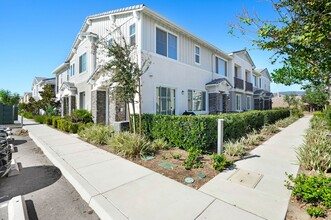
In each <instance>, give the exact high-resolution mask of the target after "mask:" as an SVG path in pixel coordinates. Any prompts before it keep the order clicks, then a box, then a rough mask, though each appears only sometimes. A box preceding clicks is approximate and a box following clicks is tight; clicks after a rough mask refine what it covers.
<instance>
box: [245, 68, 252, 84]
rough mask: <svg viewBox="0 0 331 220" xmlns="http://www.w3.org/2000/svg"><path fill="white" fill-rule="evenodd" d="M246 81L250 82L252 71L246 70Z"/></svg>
mask: <svg viewBox="0 0 331 220" xmlns="http://www.w3.org/2000/svg"><path fill="white" fill-rule="evenodd" d="M245 81H246V82H250V81H251V79H250V72H249V71H245Z"/></svg>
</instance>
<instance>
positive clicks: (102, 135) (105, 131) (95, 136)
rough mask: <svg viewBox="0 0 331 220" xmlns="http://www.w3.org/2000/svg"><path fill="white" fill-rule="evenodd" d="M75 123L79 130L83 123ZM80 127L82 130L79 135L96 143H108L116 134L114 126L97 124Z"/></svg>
mask: <svg viewBox="0 0 331 220" xmlns="http://www.w3.org/2000/svg"><path fill="white" fill-rule="evenodd" d="M74 124H75V125H77V130H78V127H79V126H82V124H78V123H74ZM83 125H84V124H83ZM79 129H80V131H79V133H78V135H79V136H81V137H82V138H85V139H86V140H87V141H89V142H91V143H94V144H102V145H104V144H107V142H108V141H109V139H110V138H111V137H112V136H113V135H114V129H113V127H112V126H104V125H100V124H95V125H93V126H91V127H89V126H87V127H85V128H82V127H80V128H79Z"/></svg>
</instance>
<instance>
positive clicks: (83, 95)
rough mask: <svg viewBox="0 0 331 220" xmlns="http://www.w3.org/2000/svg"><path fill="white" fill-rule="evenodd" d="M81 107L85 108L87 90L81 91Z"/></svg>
mask: <svg viewBox="0 0 331 220" xmlns="http://www.w3.org/2000/svg"><path fill="white" fill-rule="evenodd" d="M79 109H85V92H80V93H79Z"/></svg>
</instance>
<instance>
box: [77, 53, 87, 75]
mask: <svg viewBox="0 0 331 220" xmlns="http://www.w3.org/2000/svg"><path fill="white" fill-rule="evenodd" d="M84 71H86V53H84V54H83V55H81V56H80V57H79V73H82V72H84Z"/></svg>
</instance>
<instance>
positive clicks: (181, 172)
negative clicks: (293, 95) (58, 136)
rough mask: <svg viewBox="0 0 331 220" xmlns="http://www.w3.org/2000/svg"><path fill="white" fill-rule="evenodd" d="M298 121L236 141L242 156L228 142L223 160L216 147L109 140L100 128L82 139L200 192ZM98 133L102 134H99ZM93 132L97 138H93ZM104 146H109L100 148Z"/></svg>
mask: <svg viewBox="0 0 331 220" xmlns="http://www.w3.org/2000/svg"><path fill="white" fill-rule="evenodd" d="M296 119H297V118H296V117H289V118H286V119H282V120H279V121H278V122H277V123H276V124H279V125H277V127H276V129H275V126H276V124H273V125H269V126H265V127H263V128H262V129H261V130H260V131H253V132H252V133H250V134H248V135H246V136H244V137H241V138H240V139H238V140H237V141H236V143H240V145H241V146H242V149H240V150H239V152H240V153H238V151H237V148H236V149H231V148H232V145H231V144H229V143H228V142H226V143H225V154H224V155H222V156H220V155H217V154H215V153H214V152H215V150H216V147H215V148H214V149H210V150H209V151H206V150H201V149H199V148H189V149H187V150H184V149H180V148H178V147H175V146H174V145H172V144H169V143H168V142H166V141H165V140H164V139H160V138H159V139H154V140H153V141H152V140H150V139H148V138H147V137H141V136H140V135H138V134H130V133H128V132H124V133H118V134H114V135H112V132H109V137H108V138H105V136H104V135H100V134H102V133H104V132H105V129H104V128H101V127H100V125H94V126H92V127H91V128H88V129H85V130H82V131H81V132H79V135H80V136H81V138H82V139H83V140H86V141H88V142H90V143H92V144H95V145H96V146H98V147H100V148H102V149H105V150H107V151H109V152H111V153H114V154H117V155H119V156H122V157H124V158H126V159H128V160H130V161H132V162H134V163H137V164H140V165H142V166H144V167H147V168H149V169H151V170H153V171H155V172H157V173H160V174H162V175H165V176H167V177H169V178H171V179H174V180H176V181H178V182H181V183H183V184H187V185H188V186H191V187H193V188H196V189H198V188H200V187H201V186H202V185H204V184H205V183H206V182H208V181H209V180H210V179H212V178H213V177H215V176H216V175H217V174H218V173H219V172H220V171H222V170H224V169H231V168H233V166H232V164H233V161H236V160H240V159H241V158H242V157H244V156H245V155H247V154H248V153H249V152H250V151H251V150H252V149H254V148H255V147H256V146H258V145H259V144H261V143H262V142H264V141H265V140H267V139H268V138H270V137H271V136H272V135H273V134H275V133H277V132H278V131H279V127H286V126H287V125H289V124H291V123H293V122H294V121H295V120H296ZM278 126H279V127H278ZM98 127H99V128H98ZM103 127H104V126H103ZM108 128H109V127H108ZM98 131H99V133H100V134H98ZM91 132H92V133H93V135H90V133H91ZM97 137H100V138H97ZM101 142H102V143H106V144H100V143H101ZM229 151H231V153H229ZM186 178H189V179H187V180H189V181H190V180H192V179H193V180H194V182H193V183H187V182H185V179H186ZM190 178H192V179H190Z"/></svg>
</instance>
